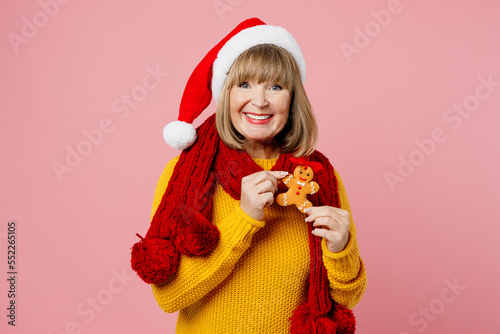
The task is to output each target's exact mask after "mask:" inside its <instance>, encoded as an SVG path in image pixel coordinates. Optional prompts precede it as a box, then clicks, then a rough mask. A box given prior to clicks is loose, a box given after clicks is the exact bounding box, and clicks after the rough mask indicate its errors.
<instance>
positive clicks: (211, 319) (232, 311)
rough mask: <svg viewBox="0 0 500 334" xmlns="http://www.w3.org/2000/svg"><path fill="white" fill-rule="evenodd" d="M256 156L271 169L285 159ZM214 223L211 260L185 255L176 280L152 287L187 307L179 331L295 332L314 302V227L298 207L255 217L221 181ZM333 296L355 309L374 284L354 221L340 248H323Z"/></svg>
mask: <svg viewBox="0 0 500 334" xmlns="http://www.w3.org/2000/svg"><path fill="white" fill-rule="evenodd" d="M177 161H178V158H174V159H173V160H172V161H170V162H169V164H168V165H167V166H166V168H165V170H164V173H163V174H162V176H161V178H160V181H159V183H158V186H157V189H156V193H155V200H154V204H153V214H154V213H155V212H156V209H157V207H158V205H159V204H160V202H161V198H162V196H163V193H164V192H165V189H166V188H167V184H168V182H169V179H170V176H171V175H172V172H173V169H174V166H175V165H176V163H177ZM254 161H255V162H256V163H257V164H258V165H259V166H261V167H262V168H263V169H266V170H270V169H271V168H272V167H273V166H274V164H275V163H276V161H277V159H271V160H260V159H254ZM335 176H336V178H337V186H338V194H339V199H340V207H341V208H343V209H346V210H349V204H348V201H347V197H346V195H345V190H344V188H343V184H342V181H341V179H340V177H339V176H338V174H337V173H336V172H335ZM213 196H214V201H213V208H212V223H213V224H214V225H215V226H217V228H218V230H219V231H220V240H219V243H218V245H217V247H216V248H215V249H214V250H213V252H212V253H211V254H210V256H209V257H189V256H185V255H181V265H180V266H179V268H178V271H177V273H176V275H175V277H173V278H172V279H171V280H170V281H168V282H166V283H165V284H163V285H161V286H157V285H154V284H152V285H151V286H152V289H153V293H154V295H155V297H156V300H157V302H158V304H159V305H160V307H161V308H162V309H163V310H164V311H166V312H175V311H177V310H181V311H180V313H179V317H178V323H177V332H178V333H207V334H210V333H289V330H290V322H289V321H288V318H289V317H290V316H291V315H292V312H293V310H294V309H295V308H297V306H298V305H299V304H300V303H302V302H304V301H306V299H307V295H308V293H307V286H308V279H309V268H310V254H309V252H310V250H309V246H308V244H309V241H308V224H307V223H305V222H304V219H305V215H304V214H302V213H300V212H299V211H298V210H297V209H296V208H294V207H280V206H278V205H277V204H273V205H272V206H271V207H269V208H266V209H265V214H264V220H263V221H257V220H254V219H253V218H251V217H249V216H248V215H247V214H246V213H245V212H243V210H241V208H240V206H239V201H238V200H235V199H234V198H232V197H231V196H230V195H229V194H228V193H226V192H225V191H224V189H223V188H222V187H221V186H220V185H219V184H217V185H216V187H215V191H214V194H213ZM321 250H322V252H323V254H322V258H323V263H324V265H325V268H326V270H327V274H328V281H329V293H330V296H331V297H332V298H333V299H334V300H335V301H337V302H338V303H340V304H341V305H344V306H346V307H348V308H352V307H354V305H356V304H357V302H358V301H359V299H360V298H361V295H362V294H363V292H364V290H365V287H366V273H365V270H364V266H363V262H362V260H361V258H360V257H359V251H358V247H357V241H356V232H355V227H354V224H353V223H352V221H351V226H350V236H349V242H348V244H347V246H346V248H345V249H344V251H342V252H340V253H336V254H333V253H330V252H329V251H328V249H327V248H326V244H325V242H324V241H323V242H322V248H321Z"/></svg>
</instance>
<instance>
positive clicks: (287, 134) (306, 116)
mask: <svg viewBox="0 0 500 334" xmlns="http://www.w3.org/2000/svg"><path fill="white" fill-rule="evenodd" d="M252 79H254V80H257V81H258V82H259V83H261V82H265V81H271V82H273V83H277V84H279V85H281V86H282V87H284V88H286V89H288V90H289V91H290V92H291V94H292V97H291V103H290V112H289V114H288V120H287V123H286V125H285V127H284V128H283V130H282V131H281V132H280V133H279V134H278V135H277V136H276V141H277V143H278V145H279V147H280V149H281V153H293V154H294V156H295V157H301V156H305V155H309V154H311V153H313V152H314V150H315V148H316V144H317V142H318V124H317V122H316V118H315V117H314V114H313V111H312V107H311V103H310V102H309V99H308V98H307V94H306V92H305V90H304V86H303V85H302V80H301V78H300V71H299V68H298V66H297V63H296V62H295V59H294V58H293V57H292V55H291V54H290V53H289V52H288V51H286V50H285V49H283V48H281V47H279V46H276V45H272V44H260V45H256V46H253V47H251V48H249V49H247V50H246V51H245V52H243V53H242V54H240V55H239V56H238V58H236V60H235V61H234V63H233V65H232V66H231V69H230V70H229V73H228V75H227V78H226V80H225V82H224V87H223V88H222V92H221V96H220V98H219V102H218V104H217V109H216V115H215V125H216V127H217V131H218V132H219V135H220V137H221V139H222V140H223V141H224V143H225V144H226V145H227V146H229V147H232V148H234V149H244V145H245V142H246V138H245V137H243V135H241V134H240V133H239V132H238V131H237V130H236V129H235V128H234V125H233V123H232V122H231V116H230V110H229V109H230V107H229V106H230V105H229V93H230V91H231V89H232V88H233V87H234V86H235V85H239V84H241V83H242V82H244V81H247V80H252Z"/></svg>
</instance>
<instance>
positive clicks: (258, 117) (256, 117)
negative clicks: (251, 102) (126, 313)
mask: <svg viewBox="0 0 500 334" xmlns="http://www.w3.org/2000/svg"><path fill="white" fill-rule="evenodd" d="M245 115H247V117H249V118H251V119H268V118H270V117H271V116H272V115H260V116H258V115H253V114H245Z"/></svg>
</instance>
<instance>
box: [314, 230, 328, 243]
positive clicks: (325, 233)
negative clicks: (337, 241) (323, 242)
mask: <svg viewBox="0 0 500 334" xmlns="http://www.w3.org/2000/svg"><path fill="white" fill-rule="evenodd" d="M311 233H312V234H314V235H316V236H318V237H323V238H325V239H327V240H330V241H332V242H333V240H332V239H333V237H332V235H333V232H332V231H329V230H325V229H324V228H316V229H314V230H312V231H311Z"/></svg>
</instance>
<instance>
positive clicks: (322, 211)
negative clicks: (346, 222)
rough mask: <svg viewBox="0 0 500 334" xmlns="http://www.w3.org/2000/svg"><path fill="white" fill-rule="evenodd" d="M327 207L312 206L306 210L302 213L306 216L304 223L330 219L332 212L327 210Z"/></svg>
mask: <svg viewBox="0 0 500 334" xmlns="http://www.w3.org/2000/svg"><path fill="white" fill-rule="evenodd" d="M328 208H329V207H328V206H312V207H309V208H306V209H305V210H304V212H305V213H306V214H307V218H306V222H312V221H315V220H316V219H318V218H319V217H331V218H333V215H332V212H330V211H329V210H328Z"/></svg>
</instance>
